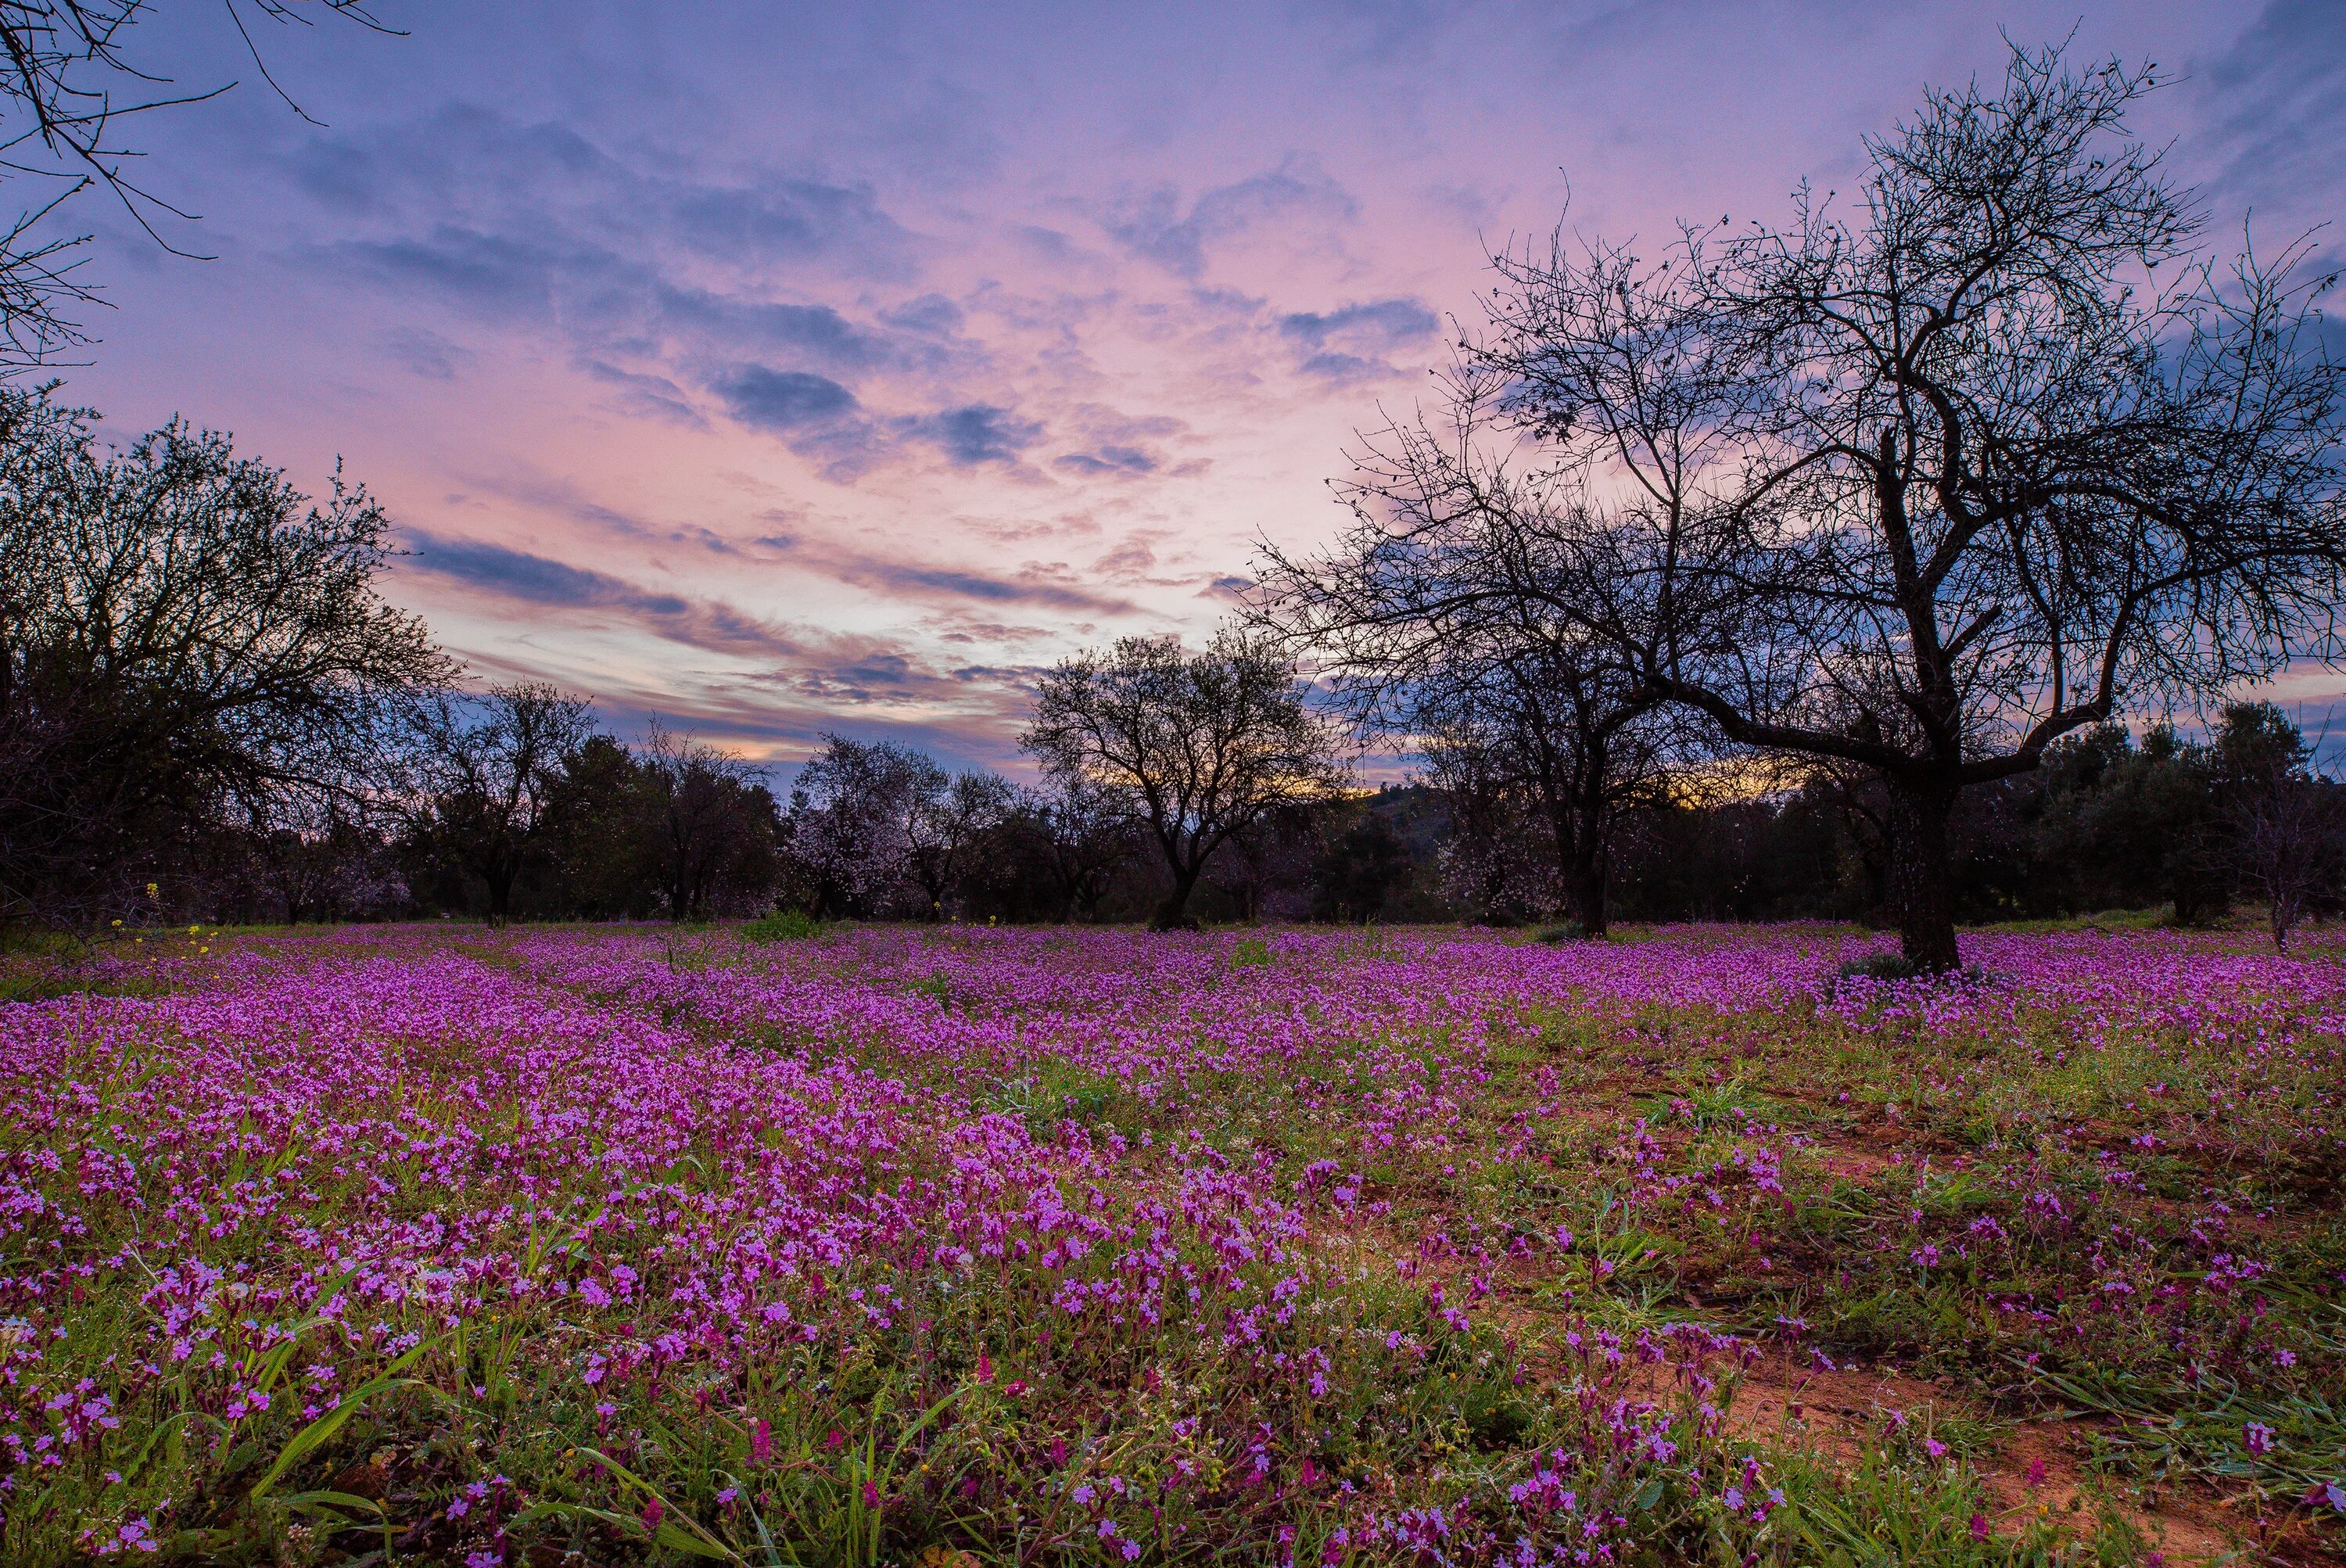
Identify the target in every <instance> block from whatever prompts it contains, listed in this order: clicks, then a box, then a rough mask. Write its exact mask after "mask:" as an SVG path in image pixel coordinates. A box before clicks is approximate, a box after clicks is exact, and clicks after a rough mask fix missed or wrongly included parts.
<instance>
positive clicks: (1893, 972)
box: [1841, 952, 1922, 980]
mask: <svg viewBox="0 0 2346 1568" xmlns="http://www.w3.org/2000/svg"><path fill="white" fill-rule="evenodd" d="M1921 972H1922V971H1921V970H1919V969H1917V968H1915V967H1914V964H1913V961H1912V960H1911V959H1909V958H1908V957H1907V956H1906V955H1905V954H1904V953H1902V952H1869V953H1867V954H1866V955H1865V956H1864V957H1863V958H1852V959H1851V960H1850V961H1849V962H1847V963H1844V964H1842V965H1841V978H1842V979H1843V980H1912V979H1913V978H1914V977H1915V976H1916V975H1918V974H1920V973H1921Z"/></svg>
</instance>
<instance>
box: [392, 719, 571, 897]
mask: <svg viewBox="0 0 2346 1568" xmlns="http://www.w3.org/2000/svg"><path fill="white" fill-rule="evenodd" d="M593 732H594V712H593V709H592V708H591V706H590V705H589V704H587V703H586V702H585V701H582V700H580V699H578V698H576V697H565V696H564V695H563V694H562V693H561V692H559V691H557V690H556V689H555V688H554V687H551V686H547V685H545V684H543V683H533V682H521V683H517V684H515V685H511V686H493V687H490V688H489V689H488V691H487V692H486V693H485V694H484V695H483V696H481V697H466V696H464V695H463V694H460V693H454V692H448V691H439V692H434V693H433V694H432V695H431V696H430V697H427V698H426V699H424V700H423V702H421V703H419V704H418V705H417V708H416V713H415V718H414V722H413V736H414V739H413V750H412V755H413V768H414V774H415V786H416V797H417V798H416V800H415V802H414V809H415V810H416V811H417V812H418V814H419V817H420V821H419V824H418V825H419V827H420V828H421V829H422V830H423V831H424V832H426V833H428V834H429V835H430V836H431V838H432V840H433V843H434V845H435V846H436V847H437V849H438V851H439V852H440V853H441V854H443V855H444V856H446V857H448V858H449V859H451V860H454V861H456V862H457V863H458V864H460V865H462V866H463V867H464V869H465V870H466V871H469V872H471V873H472V874H473V875H474V876H476V877H478V878H480V880H481V881H482V883H483V885H484V886H485V887H486V888H487V890H488V896H489V920H490V921H491V922H492V923H503V922H504V921H505V920H506V919H507V918H509V917H510V915H511V913H512V910H513V889H514V882H515V880H516V879H517V878H518V877H519V876H520V875H521V873H522V871H523V869H524V868H525V866H527V865H528V864H530V863H531V862H532V861H533V860H536V859H538V858H540V857H542V856H543V855H544V854H545V853H546V850H548V848H549V838H550V829H551V827H552V823H553V818H554V814H555V810H556V806H557V805H558V803H559V801H560V800H561V799H562V797H563V786H564V782H565V765H566V762H567V761H568V759H570V758H571V756H572V755H573V754H574V753H576V751H577V749H578V748H580V747H581V746H583V745H585V744H586V740H587V738H588V737H589V736H590V735H592V734H593Z"/></svg>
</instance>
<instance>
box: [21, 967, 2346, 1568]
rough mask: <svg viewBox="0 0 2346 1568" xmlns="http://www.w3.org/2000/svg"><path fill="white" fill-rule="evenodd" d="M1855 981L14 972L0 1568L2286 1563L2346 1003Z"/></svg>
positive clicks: (2332, 1202) (2116, 974) (2324, 1451)
mask: <svg viewBox="0 0 2346 1568" xmlns="http://www.w3.org/2000/svg"><path fill="white" fill-rule="evenodd" d="M1881 951H1883V944H1882V943H1881V942H1878V941H1877V940H1876V939H1873V938H1871V937H1867V936H1865V935H1862V934H1861V933H1858V932H1852V931H1850V930H1847V929H1844V928H1828V927H1814V928H1774V929H1768V930H1757V929H1734V928H1692V927H1689V928H1664V929H1659V930H1655V929H1639V930H1634V931H1628V932H1619V933H1617V937H1616V940H1612V941H1607V942H1585V941H1576V940H1571V939H1569V938H1568V937H1562V938H1559V939H1557V940H1554V941H1548V940H1536V939H1534V938H1530V937H1525V936H1523V935H1520V934H1512V933H1495V932H1480V931H1473V932H1450V931H1426V932H1377V931H1372V932H1324V931H1323V932H1250V933H1219V932H1208V933H1168V934H1164V935H1149V934H1145V933H1140V932H1122V931H1101V930H1083V931H1066V930H1056V931H1036V930H1016V931H1013V930H1007V929H1005V930H984V929H957V928H904V927H895V928H869V929H857V928H848V927H827V928H825V927H815V926H812V925H811V924H802V923H790V924H787V925H782V924H774V923H769V924H768V925H767V926H765V927H762V928H760V929H759V930H756V931H754V932H743V931H739V930H729V929H723V928H712V929H708V930H702V931H697V932H694V931H686V932H675V931H669V930H667V929H664V928H662V929H655V928H581V929H569V930H535V931H533V930H526V929H525V930H509V931H505V932H488V931H484V930H480V929H476V928H448V927H429V928H427V927H407V928H398V927H364V928H348V929H342V930H338V931H331V932H322V933H321V932H314V931H313V932H273V933H236V932H228V933H218V932H210V931H209V930H199V931H195V932H181V933H177V934H175V935H170V936H166V935H164V934H161V933H146V934H145V935H144V936H143V937H142V938H141V939H139V940H138V941H135V942H134V941H132V940H129V939H125V940H123V941H120V942H114V943H111V944H107V945H106V946H103V947H102V948H100V949H98V950H97V951H95V952H80V951H76V952H69V953H34V954H28V955H15V956H12V957H11V958H10V959H9V960H8V961H7V962H9V964H10V965H12V966H13V967H12V968H11V969H10V971H9V973H10V976H11V977H12V978H11V983H12V984H15V986H16V989H15V991H14V992H13V993H12V994H14V995H18V996H23V997H26V998H28V1000H23V1001H16V1002H13V1003H8V1004H6V1005H5V1006H0V1560H5V1561H6V1562H8V1563H63V1562H74V1561H80V1560H84V1559H88V1558H95V1557H118V1558H124V1559H126V1560H129V1561H141V1562H144V1561H155V1562H164V1561H178V1560H188V1561H208V1562H277V1563H344V1562H348V1563H464V1564H465V1565H466V1568H488V1565H491V1564H495V1565H498V1568H504V1565H505V1564H514V1563H532V1564H555V1563H637V1562H668V1563H680V1562H686V1561H695V1560H707V1561H716V1562H738V1563H759V1564H766V1563H806V1564H818V1563H820V1564H846V1563H903V1564H912V1563H919V1564H923V1568H974V1564H990V1563H1005V1564H1006V1563H1111V1564H1113V1563H1128V1562H1141V1563H1149V1562H1185V1563H1205V1562H1229V1563H1297V1564H1303V1565H1307V1568H1308V1565H1311V1564H1321V1565H1340V1564H1346V1563H1458V1564H1468V1563H1489V1564H1494V1565H1495V1564H1502V1563H1505V1564H1520V1565H1523V1568H1531V1565H1534V1564H1541V1563H1558V1564H1562V1563H1571V1564H1586V1563H1666V1562H1667V1563H1677V1562H1699V1563H1720V1564H1746V1565H1754V1568H1756V1565H1757V1564H1760V1563H1783V1564H1790V1563H1850V1564H1857V1563H1926V1562H1927V1563H1941V1562H1944V1563H1983V1564H1984V1563H1999V1564H2000V1563H2130V1562H2145V1563H2147V1562H2155V1561H2161V1560H2163V1561H2166V1562H2182V1561H2188V1560H2193V1559H2210V1558H2216V1557H2219V1556H2221V1555H2223V1554H2225V1553H2237V1554H2239V1560H2242V1561H2255V1560H2280V1561H2286V1562H2312V1561H2330V1560H2337V1559H2338V1558H2339V1556H2340V1555H2341V1550H2346V1308H2342V1307H2341V1302H2346V1205H2341V1197H2340V1183H2341V1175H2346V1119H2342V1118H2346V1080H2341V1073H2346V950H2341V946H2340V944H2339V942H2337V941H2336V940H2335V939H2333V938H2330V937H2327V936H2320V935H2317V936H2315V937H2313V938H2310V939H2309V940H2306V941H2304V942H2301V944H2300V947H2299V948H2298V949H2297V950H2295V951H2293V952H2292V954H2291V955H2290V957H2288V958H2278V957H2275V956H2272V955H2271V954H2270V953H2269V952H2258V951H2256V950H2255V947H2254V945H2253V942H2252V940H2251V939H2249V938H2245V937H2243V938H2238V939H2235V938H2232V937H2228V936H2224V935H2212V934H2209V935H2203V934H2183V933H2176V932H2156V931H2116V932H2108V931H2067V932H2061V931H2054V932H2004V933H1974V934H1971V935H1968V936H1966V938H1965V939H1964V958H1965V961H1966V963H1967V965H1968V966H1969V967H1968V968H1967V970H1966V971H1965V972H1964V976H1963V977H1962V978H1960V979H1959V980H1955V981H1915V980H1909V979H1901V978H1895V977H1894V972H1892V971H1890V970H1888V969H1887V968H1886V967H1884V966H1879V965H1870V964H1869V962H1867V961H1868V960H1869V958H1870V957H1871V956H1872V954H1874V953H1876V952H1881ZM42 965H46V966H48V967H47V968H46V969H43V968H40V966H42ZM36 972H37V974H38V976H39V977H40V978H39V983H34V981H33V980H31V979H29V978H26V977H27V976H33V975H35V974H36ZM1884 974H1890V975H1892V977H1891V978H1882V975H1884Z"/></svg>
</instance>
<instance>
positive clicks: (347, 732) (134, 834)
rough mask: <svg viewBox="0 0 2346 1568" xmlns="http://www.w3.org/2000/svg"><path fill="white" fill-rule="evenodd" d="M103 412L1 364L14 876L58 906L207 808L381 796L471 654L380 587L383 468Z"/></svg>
mask: <svg viewBox="0 0 2346 1568" xmlns="http://www.w3.org/2000/svg"><path fill="white" fill-rule="evenodd" d="M91 418H92V416H91V415H89V414H88V413H87V412H84V411H79V410H73V409H66V408H63V407H60V406H58V405H57V404H56V403H55V402H52V401H51V400H50V399H49V398H48V397H47V396H46V395H45V394H44V393H41V392H25V391H22V390H18V389H8V388H0V560H5V561H6V562H7V563H8V573H7V577H6V580H5V583H0V878H5V896H6V897H7V898H8V899H9V900H11V901H18V902H25V903H31V904H34V905H37V906H48V905H55V904H57V903H58V902H59V901H65V902H66V903H71V904H75V905H77V906H78V905H81V904H94V903H97V902H103V901H105V900H107V899H108V898H111V897H115V896H117V894H118V893H119V891H120V887H119V885H118V884H120V883H121V882H122V881H123V880H124V879H125V878H126V877H128V876H130V875H131V873H132V871H133V869H134V867H135V866H136V865H138V863H140V862H142V861H144V860H151V859H152V858H153V857H154V856H155V855H156V854H157V853H158V852H160V851H161V850H163V849H164V847H165V846H167V845H168V843H169V842H170V840H171V839H172V836H173V834H174V833H175V832H177V831H179V830H180V829H181V828H182V827H183V826H185V824H186V823H188V822H189V820H193V819H195V818H197V817H199V816H201V815H203V814H204V813H206V812H213V811H219V810H222V809H234V810H237V811H239V812H241V813H243V814H244V815H246V816H247V817H249V818H251V819H253V820H259V821H263V822H266V821H270V820H275V819H277V818H279V817H280V816H287V815H292V816H299V815H301V807H302V803H303V802H307V803H309V806H310V807H311V808H315V807H316V806H317V804H318V803H319V802H321V801H333V802H340V803H342V804H344V805H350V806H356V805H362V804H364V803H365V802H367V801H368V800H369V799H372V797H373V796H374V795H375V793H376V792H377V790H378V786H379V784H380V781H381V780H382V779H384V778H385V777H387V776H388V769H387V766H386V763H385V760H384V756H385V748H386V746H387V745H388V743H389V741H390V739H391V736H392V725H393V720H394V719H395V718H396V716H397V714H398V712H399V710H400V708H401V705H402V704H403V702H404V701H405V700H406V699H407V698H408V697H410V696H412V695H413V693H414V692H415V691H416V690H418V689H419V688H422V687H429V686H434V685H439V684H444V681H445V680H446V678H447V677H449V676H450V674H451V673H452V671H451V667H450V666H449V664H448V661H447V660H446V659H445V658H444V657H443V656H442V655H441V654H440V653H439V652H438V651H437V650H436V649H435V648H434V647H433V645H432V643H431V640H430V638H429V636H427V634H426V632H425V629H424V626H423V623H422V622H421V621H420V620H418V619H416V618H415V617H414V616H410V615H407V614H405V613H404V612H402V611H400V610H397V609H394V608H393V607H392V606H389V605H387V604H385V603H384V602H383V600H382V596H381V595H380V594H379V593H378V592H377V589H376V586H375V577H376V574H377V573H378V572H379V571H380V570H381V568H382V565H383V563H384V561H385V559H386V558H387V556H388V555H389V554H390V545H389V542H388V537H387V535H388V530H389V523H388V521H387V520H386V519H385V517H384V516H383V514H382V511H381V510H380V509H379V508H378V507H377V506H376V505H375V504H374V502H373V501H372V499H371V498H370V497H369V496H368V495H367V494H366V493H365V492H364V491H363V490H358V489H352V488H346V487H345V486H344V485H343V484H342V482H341V480H340V479H339V477H338V478H337V480H336V482H335V484H334V487H333V490H332V493H331V495H330V496H329V497H328V498H327V499H326V500H325V502H324V503H323V504H312V503H311V499H310V498H309V497H308V496H306V495H304V494H301V492H299V491H297V490H295V489H294V488H293V487H292V486H291V484H288V483H287V482H286V479H285V476H284V475H283V474H282V473H280V472H279V471H277V470H276V469H273V468H270V467H268V466H267V465H266V464H264V463H259V462H257V461H255V460H253V459H250V458H241V457H238V456H237V455H236V454H235V453H234V452H233V451H232V450H231V448H230V444H229V442H228V438H227V437H225V436H221V435H217V434H213V433H209V432H199V431H194V430H190V429H189V428H188V427H187V426H185V425H181V424H172V425H169V426H167V427H166V428H164V429H162V430H160V431H157V432H155V433H152V434H150V435H147V436H144V437H141V438H140V439H139V440H138V442H137V443H134V444H132V445H131V446H130V447H129V448H128V450H126V451H123V452H120V453H111V452H108V451H107V450H105V449H104V448H102V447H100V446H99V445H98V444H97V439H96V436H95V434H94V433H93V431H92V429H91ZM311 814H314V810H312V811H311Z"/></svg>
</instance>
